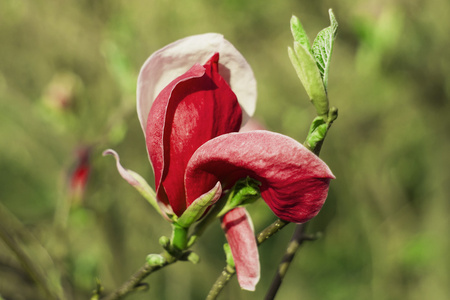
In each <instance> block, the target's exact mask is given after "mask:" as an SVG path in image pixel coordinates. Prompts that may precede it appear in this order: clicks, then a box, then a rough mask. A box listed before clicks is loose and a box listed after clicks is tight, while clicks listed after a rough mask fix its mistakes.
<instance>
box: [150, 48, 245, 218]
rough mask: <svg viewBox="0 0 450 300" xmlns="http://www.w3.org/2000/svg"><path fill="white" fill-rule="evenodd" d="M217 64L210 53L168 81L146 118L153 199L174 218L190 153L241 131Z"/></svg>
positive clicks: (238, 111)
mask: <svg viewBox="0 0 450 300" xmlns="http://www.w3.org/2000/svg"><path fill="white" fill-rule="evenodd" d="M218 60H219V55H218V54H217V53H216V54H215V55H213V57H211V59H210V60H209V61H208V62H207V63H206V64H205V65H204V66H200V65H194V66H193V67H192V68H191V69H190V70H189V71H187V72H186V73H185V74H183V75H181V76H180V77H178V78H176V79H175V80H173V81H172V82H171V83H170V84H169V85H168V86H166V87H165V88H164V90H162V91H161V93H160V94H159V95H158V97H157V98H156V100H155V102H154V103H153V105H152V108H151V110H150V113H149V117H148V122H147V130H146V142H147V149H148V152H149V156H150V160H151V162H152V165H153V169H154V172H155V182H156V187H157V190H156V193H157V197H158V199H159V200H160V201H162V202H164V203H166V204H170V206H171V207H172V209H173V210H174V212H175V214H176V215H177V216H180V215H181V214H182V213H183V211H184V210H185V209H186V201H185V189H184V171H185V169H186V166H187V163H188V161H189V159H190V158H191V156H192V154H193V153H194V152H195V150H196V149H197V148H198V147H200V146H201V145H202V144H204V143H205V142H207V141H208V140H210V139H212V138H214V137H216V136H218V135H221V134H225V133H229V132H232V131H238V130H239V128H240V126H241V119H242V113H241V108H240V107H239V104H238V102H237V99H236V95H235V94H234V93H233V91H232V90H231V89H230V87H229V86H228V84H227V83H226V82H225V80H224V79H223V78H222V76H220V74H219V73H218V69H219V65H218ZM216 182H217V181H216ZM214 184H215V183H214ZM213 186H214V185H213ZM211 188H212V186H211ZM211 188H210V189H211ZM210 189H208V191H209V190H210ZM205 192H207V191H206V190H205V191H203V193H205ZM203 193H201V194H203ZM201 194H199V195H197V196H200V195H201Z"/></svg>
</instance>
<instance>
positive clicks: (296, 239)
mask: <svg viewBox="0 0 450 300" xmlns="http://www.w3.org/2000/svg"><path fill="white" fill-rule="evenodd" d="M306 227H307V223H305V224H298V225H296V226H295V231H294V234H293V235H292V238H291V240H290V241H289V244H288V247H287V248H286V252H285V254H284V256H283V259H282V260H281V262H280V264H279V265H278V269H277V273H276V274H275V277H274V279H273V280H272V284H271V285H270V288H269V290H268V291H267V294H266V297H265V298H264V300H272V299H274V298H275V295H276V294H277V292H278V289H279V288H280V285H281V282H282V281H283V279H284V276H285V275H286V272H287V270H288V269H289V266H290V264H291V262H292V260H293V259H294V256H295V254H296V253H297V250H298V248H299V247H300V245H301V244H302V243H303V242H304V241H305V240H308V239H309V238H308V239H305V238H304V237H305V235H304V233H305V230H306Z"/></svg>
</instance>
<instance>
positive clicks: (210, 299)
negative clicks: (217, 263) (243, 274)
mask: <svg viewBox="0 0 450 300" xmlns="http://www.w3.org/2000/svg"><path fill="white" fill-rule="evenodd" d="M235 273H236V270H235V269H234V268H233V267H231V266H230V265H226V266H225V268H223V271H222V273H220V276H219V277H218V278H217V280H216V282H215V283H214V285H213V286H212V287H211V290H210V291H209V293H208V296H207V297H206V300H214V299H216V298H217V296H218V295H219V293H220V292H221V291H222V289H223V288H224V286H225V285H226V284H227V282H228V281H229V280H230V279H231V278H232V277H233V275H234V274H235Z"/></svg>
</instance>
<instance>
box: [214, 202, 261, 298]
mask: <svg viewBox="0 0 450 300" xmlns="http://www.w3.org/2000/svg"><path fill="white" fill-rule="evenodd" d="M222 229H223V230H224V231H225V235H226V237H227V241H228V244H229V245H230V249H231V253H232V254H233V260H234V264H235V267H236V274H237V278H238V281H239V285H240V286H241V288H243V289H245V290H249V291H254V290H255V286H256V284H257V283H258V281H259V275H260V266H259V254H258V245H257V244H256V239H255V234H254V231H253V225H252V221H251V219H250V216H249V215H248V214H247V211H246V210H245V208H242V207H238V208H235V209H233V210H231V211H229V212H228V213H226V214H225V215H224V216H223V218H222Z"/></svg>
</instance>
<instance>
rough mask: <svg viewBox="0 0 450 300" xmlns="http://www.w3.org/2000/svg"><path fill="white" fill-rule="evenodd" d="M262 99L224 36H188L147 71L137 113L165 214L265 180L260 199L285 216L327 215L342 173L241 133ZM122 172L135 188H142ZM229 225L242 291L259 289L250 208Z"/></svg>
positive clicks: (279, 139) (281, 144)
mask: <svg viewBox="0 0 450 300" xmlns="http://www.w3.org/2000/svg"><path fill="white" fill-rule="evenodd" d="M255 102H256V81H255V79H254V76H253V72H252V70H251V68H250V66H249V65H248V63H247V62H246V61H245V59H244V58H243V56H242V55H241V54H240V53H239V52H238V51H237V50H236V49H235V48H234V47H233V46H232V45H231V44H230V43H229V42H228V41H226V40H225V39H224V38H223V36H222V35H219V34H213V33H209V34H203V35H197V36H192V37H188V38H184V39H182V40H179V41H177V42H175V43H172V44H170V45H168V46H166V47H164V48H163V49H161V50H159V51H157V52H155V53H154V54H152V55H151V56H150V58H149V59H148V60H147V61H146V62H145V64H144V66H143V67H142V69H141V72H140V74H139V79H138V90H137V110H138V116H139V120H140V123H141V126H142V129H143V131H144V134H145V139H146V144H147V150H148V153H149V157H150V161H151V163H152V166H153V170H154V173H155V185H156V199H157V204H158V205H159V207H160V210H161V212H163V213H164V214H167V215H176V216H177V217H179V218H180V219H181V218H182V217H183V213H185V212H186V211H187V210H188V209H189V208H190V207H192V206H193V203H196V201H199V200H198V199H203V198H204V197H205V195H210V196H211V198H212V200H211V202H209V203H210V204H211V203H214V202H215V201H217V200H218V199H219V198H220V196H221V195H222V192H223V191H226V190H228V189H230V188H232V187H233V186H234V184H235V183H236V182H237V181H238V180H239V179H242V178H246V177H250V178H252V179H254V180H257V181H258V182H260V183H261V185H260V192H261V197H262V198H263V199H264V201H265V202H266V203H267V204H268V205H269V207H270V208H271V209H272V211H273V212H274V213H275V215H277V216H278V217H279V218H281V219H284V220H286V221H290V222H296V223H302V222H306V221H308V220H309V219H311V218H312V217H314V216H315V215H316V214H317V213H318V212H319V210H320V208H321V207H322V205H323V203H324V201H325V199H326V196H327V192H328V186H329V182H330V179H332V178H334V176H333V174H332V173H331V171H330V170H329V168H328V167H327V165H326V164H325V163H324V162H323V161H322V160H320V159H319V158H318V157H317V156H316V155H314V154H313V153H312V152H310V151H309V150H307V149H306V148H305V147H304V146H302V145H301V144H299V143H298V142H296V141H295V140H293V139H291V138H289V137H287V136H284V135H281V134H277V133H273V132H269V131H265V130H257V131H249V132H238V131H239V129H240V128H241V126H242V125H243V123H245V122H246V121H247V120H248V119H249V117H250V116H251V115H252V114H253V112H254V109H255ZM118 168H119V171H120V172H121V174H122V176H123V177H124V178H125V179H127V180H128V181H129V182H130V183H131V184H133V185H135V186H137V185H139V184H140V182H141V181H140V180H136V177H133V176H134V175H133V176H131V175H130V173H129V171H128V170H125V169H123V168H122V167H121V166H120V164H119V163H118ZM130 172H131V171H130ZM222 228H223V229H224V230H225V233H226V237H227V239H228V242H229V245H230V248H231V253H232V255H233V258H234V261H235V266H236V272H237V276H238V281H239V283H240V285H241V287H242V288H244V289H247V290H254V289H255V285H256V283H257V282H258V280H259V273H260V267H259V258H258V251H257V245H256V240H255V238H254V232H253V227H252V223H251V220H250V218H249V216H248V214H247V213H246V211H245V209H243V208H242V207H238V208H235V209H233V210H231V211H229V212H228V213H226V214H225V215H224V216H223V217H222Z"/></svg>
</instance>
